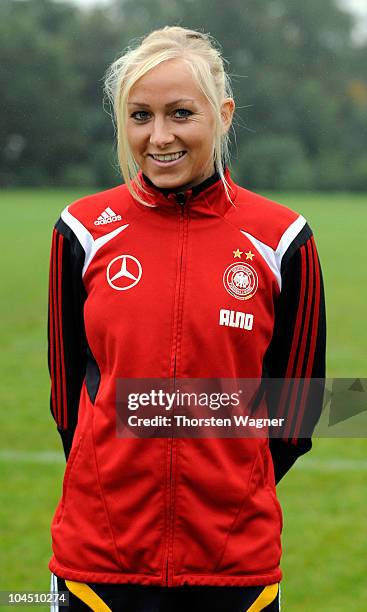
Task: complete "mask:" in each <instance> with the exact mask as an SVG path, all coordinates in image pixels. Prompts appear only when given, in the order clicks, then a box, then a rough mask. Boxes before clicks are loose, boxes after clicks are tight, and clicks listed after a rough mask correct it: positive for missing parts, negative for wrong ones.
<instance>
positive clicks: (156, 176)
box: [143, 170, 188, 189]
mask: <svg viewBox="0 0 367 612" xmlns="http://www.w3.org/2000/svg"><path fill="white" fill-rule="evenodd" d="M143 172H144V170H143ZM144 174H145V175H146V176H147V177H148V178H149V179H150V180H151V181H152V183H154V184H155V185H156V186H157V187H161V188H162V189H164V188H167V189H175V188H176V187H180V186H181V185H185V184H187V182H188V181H185V178H184V177H183V178H180V177H176V176H162V175H161V174H160V173H159V172H157V173H155V172H144Z"/></svg>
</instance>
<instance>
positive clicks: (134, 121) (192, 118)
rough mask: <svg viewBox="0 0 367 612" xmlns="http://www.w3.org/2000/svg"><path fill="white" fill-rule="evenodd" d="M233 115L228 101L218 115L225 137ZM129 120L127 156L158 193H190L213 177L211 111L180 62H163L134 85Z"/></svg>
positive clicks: (213, 129) (130, 98) (212, 114)
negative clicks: (168, 190)
mask: <svg viewBox="0 0 367 612" xmlns="http://www.w3.org/2000/svg"><path fill="white" fill-rule="evenodd" d="M233 110H234V102H233V100H232V98H227V99H226V100H225V101H224V102H223V104H222V109H221V114H222V124H223V132H225V131H227V130H228V129H229V127H230V123H231V119H232V114H233ZM127 117H128V119H127V138H128V142H129V146H130V148H131V152H132V154H133V156H134V158H135V160H136V162H137V164H138V165H139V166H140V168H141V170H142V171H143V173H144V174H145V175H146V176H148V178H150V180H151V181H152V182H153V183H154V184H155V185H156V186H157V187H166V188H171V189H175V188H178V187H180V188H183V187H185V188H189V187H192V186H194V185H198V184H199V183H201V182H202V181H203V180H205V179H206V178H208V177H209V176H211V174H213V172H214V164H213V153H214V132H215V115H214V111H213V109H212V107H211V105H210V102H209V101H208V100H207V98H206V97H205V95H204V94H203V93H202V92H201V90H200V88H199V87H198V85H197V84H196V82H195V80H194V77H193V76H192V75H191V73H190V70H189V68H188V66H187V65H186V64H185V63H184V62H183V61H182V60H179V59H178V60H176V59H175V60H167V61H165V62H163V63H161V64H159V65H158V66H156V67H155V68H153V69H152V70H150V71H149V72H148V73H147V74H146V75H144V76H143V77H141V78H140V79H139V80H138V81H137V82H136V83H135V85H134V86H133V87H132V88H131V91H130V95H129V99H128V109H127ZM165 155H166V156H167V155H168V156H170V157H168V158H167V159H165V158H164V157H162V156H165ZM172 155H174V157H173V158H172V157H171V156H172ZM157 156H159V157H157Z"/></svg>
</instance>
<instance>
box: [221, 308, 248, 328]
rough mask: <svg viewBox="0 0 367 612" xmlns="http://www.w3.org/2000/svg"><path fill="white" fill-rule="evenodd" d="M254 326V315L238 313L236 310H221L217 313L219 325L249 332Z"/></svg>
mask: <svg viewBox="0 0 367 612" xmlns="http://www.w3.org/2000/svg"><path fill="white" fill-rule="evenodd" d="M253 324H254V315H252V314H249V313H246V312H239V311H236V310H226V309H225V308H221V309H220V312H219V325H226V326H227V327H239V328H240V329H248V330H251V329H252V327H253Z"/></svg>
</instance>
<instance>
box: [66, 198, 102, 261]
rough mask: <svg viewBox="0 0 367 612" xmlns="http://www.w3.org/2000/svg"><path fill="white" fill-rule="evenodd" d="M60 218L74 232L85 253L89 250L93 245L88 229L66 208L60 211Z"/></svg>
mask: <svg viewBox="0 0 367 612" xmlns="http://www.w3.org/2000/svg"><path fill="white" fill-rule="evenodd" d="M61 219H62V220H63V221H64V223H66V225H68V226H69V227H70V229H71V230H72V231H73V232H74V234H75V236H76V237H77V238H78V240H79V242H80V244H81V245H82V247H83V249H84V251H85V255H86V256H87V253H89V252H90V250H91V249H92V247H93V242H94V240H93V236H92V234H91V233H90V232H88V230H87V229H86V228H85V227H84V225H83V224H82V223H80V221H78V219H77V218H76V217H74V216H73V215H72V214H71V213H69V211H68V209H67V208H64V210H63V211H62V213H61Z"/></svg>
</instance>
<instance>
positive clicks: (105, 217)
mask: <svg viewBox="0 0 367 612" xmlns="http://www.w3.org/2000/svg"><path fill="white" fill-rule="evenodd" d="M114 221H121V215H116V213H114V212H113V210H112V208H110V207H109V206H107V207H106V208H105V209H104V211H103V213H101V214H100V215H99V217H98V219H96V220H95V222H94V225H105V224H106V223H113V222H114Z"/></svg>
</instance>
